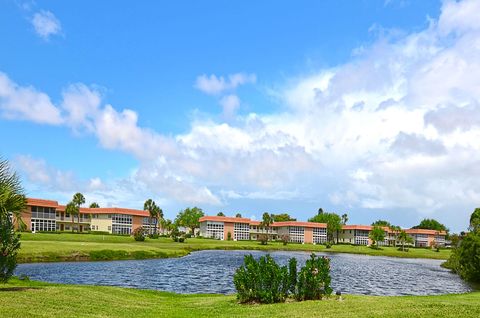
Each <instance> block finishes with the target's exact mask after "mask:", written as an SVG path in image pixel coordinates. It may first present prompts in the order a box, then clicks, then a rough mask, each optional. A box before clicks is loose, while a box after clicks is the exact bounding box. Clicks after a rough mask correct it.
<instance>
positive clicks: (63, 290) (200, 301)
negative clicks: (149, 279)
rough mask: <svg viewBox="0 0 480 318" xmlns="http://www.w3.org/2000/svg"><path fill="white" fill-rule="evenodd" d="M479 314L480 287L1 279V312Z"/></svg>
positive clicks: (52, 314) (70, 314) (15, 314)
mask: <svg viewBox="0 0 480 318" xmlns="http://www.w3.org/2000/svg"><path fill="white" fill-rule="evenodd" d="M315 316H316V317H335V318H339V317H382V318H384V317H409V318H412V317H437V318H438V317H480V292H474V293H469V294H461V295H443V296H398V297H378V296H350V295H346V296H344V300H343V301H337V300H335V299H334V297H333V298H332V299H329V300H322V301H306V302H300V303H297V302H290V303H284V304H274V305H240V304H237V302H236V300H235V296H223V295H178V294H172V293H166V292H157V291H150V290H137V289H127V288H116V287H99V286H78V285H56V284H47V283H40V282H21V281H18V280H13V281H12V282H11V283H9V284H6V285H1V284H0V317H315Z"/></svg>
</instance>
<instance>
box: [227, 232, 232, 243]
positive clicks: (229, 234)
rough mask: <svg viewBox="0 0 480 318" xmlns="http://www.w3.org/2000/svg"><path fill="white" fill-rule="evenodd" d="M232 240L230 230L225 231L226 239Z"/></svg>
mask: <svg viewBox="0 0 480 318" xmlns="http://www.w3.org/2000/svg"><path fill="white" fill-rule="evenodd" d="M231 240H232V232H230V231H228V233H227V241H231Z"/></svg>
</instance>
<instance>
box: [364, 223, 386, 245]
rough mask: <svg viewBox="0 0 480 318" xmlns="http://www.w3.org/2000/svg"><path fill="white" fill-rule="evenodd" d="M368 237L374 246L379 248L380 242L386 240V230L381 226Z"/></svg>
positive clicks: (374, 229) (375, 227)
mask: <svg viewBox="0 0 480 318" xmlns="http://www.w3.org/2000/svg"><path fill="white" fill-rule="evenodd" d="M368 237H369V238H370V239H371V240H372V241H373V244H374V245H376V248H378V242H380V241H383V240H385V230H384V229H382V228H381V227H379V226H374V227H373V229H372V230H371V231H370V234H368Z"/></svg>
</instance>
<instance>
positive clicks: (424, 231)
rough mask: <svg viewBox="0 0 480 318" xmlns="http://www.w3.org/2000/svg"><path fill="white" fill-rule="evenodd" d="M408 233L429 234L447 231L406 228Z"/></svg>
mask: <svg viewBox="0 0 480 318" xmlns="http://www.w3.org/2000/svg"><path fill="white" fill-rule="evenodd" d="M405 232H407V233H408V234H427V235H446V234H447V233H446V232H445V231H437V230H427V229H408V230H405Z"/></svg>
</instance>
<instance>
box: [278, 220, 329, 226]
mask: <svg viewBox="0 0 480 318" xmlns="http://www.w3.org/2000/svg"><path fill="white" fill-rule="evenodd" d="M272 225H273V226H274V227H281V226H303V227H308V228H326V227H327V223H316V222H301V221H286V222H274V223H273V224H272Z"/></svg>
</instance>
